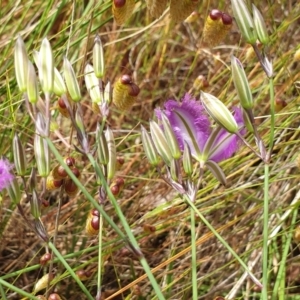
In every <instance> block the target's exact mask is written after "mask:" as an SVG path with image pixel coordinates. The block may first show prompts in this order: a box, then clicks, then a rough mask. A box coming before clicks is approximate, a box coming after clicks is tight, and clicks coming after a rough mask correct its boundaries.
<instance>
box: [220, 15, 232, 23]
mask: <svg viewBox="0 0 300 300" xmlns="http://www.w3.org/2000/svg"><path fill="white" fill-rule="evenodd" d="M222 22H223V24H224V25H232V17H231V16H229V15H227V14H225V13H223V14H222Z"/></svg>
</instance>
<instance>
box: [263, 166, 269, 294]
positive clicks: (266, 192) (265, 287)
mask: <svg viewBox="0 0 300 300" xmlns="http://www.w3.org/2000/svg"><path fill="white" fill-rule="evenodd" d="M264 173H265V177H264V213H263V218H264V220H263V254H262V264H263V265H262V269H263V280H262V283H263V289H262V299H263V300H268V237H269V165H268V164H265V172H264Z"/></svg>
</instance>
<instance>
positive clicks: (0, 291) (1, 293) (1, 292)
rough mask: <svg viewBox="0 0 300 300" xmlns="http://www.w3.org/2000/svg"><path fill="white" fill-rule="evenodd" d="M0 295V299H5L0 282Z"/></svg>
mask: <svg viewBox="0 0 300 300" xmlns="http://www.w3.org/2000/svg"><path fill="white" fill-rule="evenodd" d="M0 295H1V297H2V298H1V299H2V300H7V298H6V295H5V292H4V289H3V286H2V284H0Z"/></svg>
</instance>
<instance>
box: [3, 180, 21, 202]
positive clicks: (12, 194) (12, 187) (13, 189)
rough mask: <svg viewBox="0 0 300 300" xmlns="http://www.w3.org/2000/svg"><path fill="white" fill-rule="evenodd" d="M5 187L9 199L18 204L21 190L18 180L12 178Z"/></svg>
mask: <svg viewBox="0 0 300 300" xmlns="http://www.w3.org/2000/svg"><path fill="white" fill-rule="evenodd" d="M6 189H7V192H8V195H9V198H10V199H11V201H12V202H13V203H14V204H19V203H20V201H21V192H20V186H19V183H18V180H17V179H16V178H14V179H13V180H12V181H11V182H10V184H9V186H8V187H7V188H6Z"/></svg>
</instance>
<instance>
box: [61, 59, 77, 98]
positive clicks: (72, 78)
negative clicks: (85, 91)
mask: <svg viewBox="0 0 300 300" xmlns="http://www.w3.org/2000/svg"><path fill="white" fill-rule="evenodd" d="M63 71H64V77H65V81H66V85H67V89H68V92H69V94H70V97H71V99H72V100H73V101H74V102H79V101H80V100H81V92H80V88H79V84H78V81H77V78H76V75H75V72H74V69H73V67H72V65H71V63H70V62H69V60H68V59H67V58H66V57H65V58H64V64H63Z"/></svg>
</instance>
